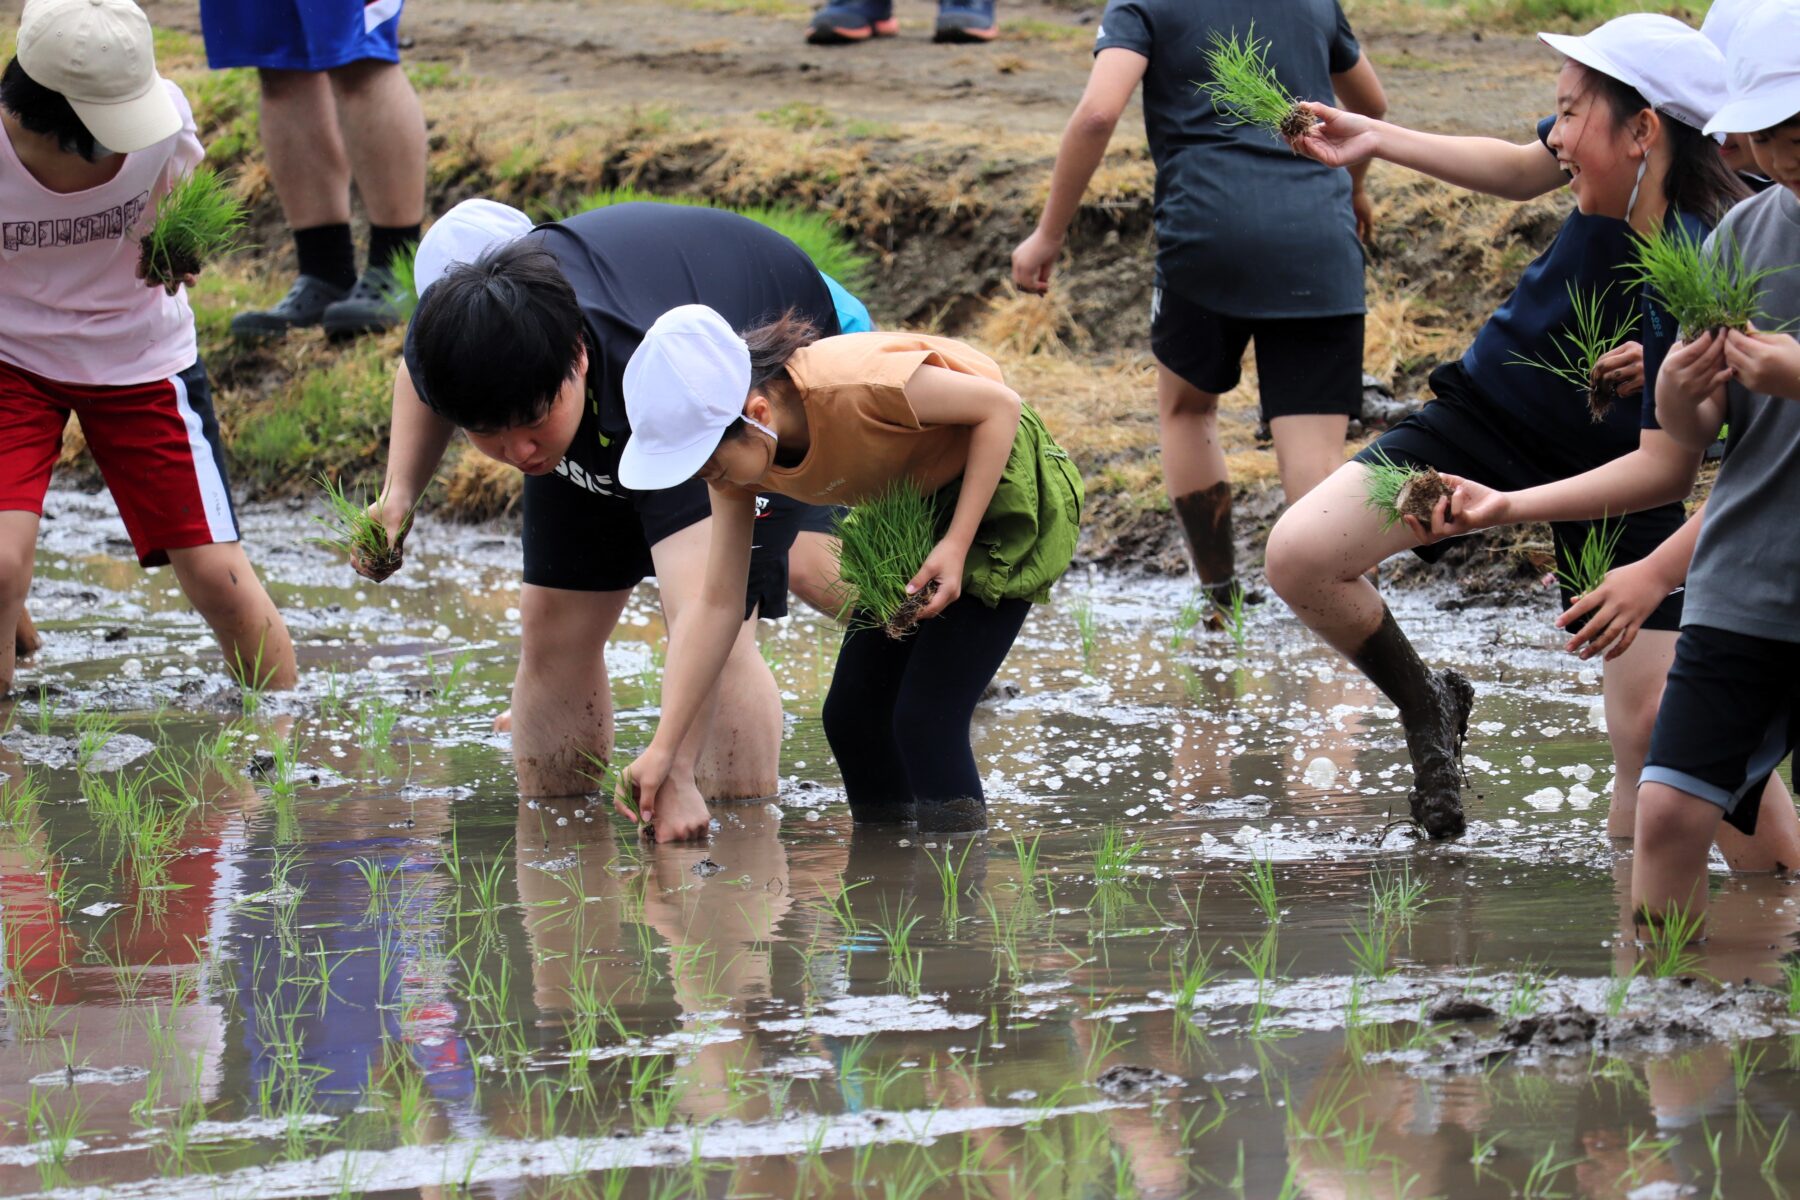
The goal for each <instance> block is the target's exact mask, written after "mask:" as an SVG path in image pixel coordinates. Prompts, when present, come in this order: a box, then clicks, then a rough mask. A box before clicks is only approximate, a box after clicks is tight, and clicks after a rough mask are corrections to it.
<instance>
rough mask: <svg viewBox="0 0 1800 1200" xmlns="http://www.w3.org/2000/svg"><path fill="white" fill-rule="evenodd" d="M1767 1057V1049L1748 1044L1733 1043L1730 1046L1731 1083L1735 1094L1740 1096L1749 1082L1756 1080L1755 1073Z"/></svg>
mask: <svg viewBox="0 0 1800 1200" xmlns="http://www.w3.org/2000/svg"><path fill="white" fill-rule="evenodd" d="M1768 1056H1769V1051H1768V1047H1766V1046H1760V1047H1753V1046H1751V1045H1750V1043H1748V1042H1733V1043H1732V1046H1731V1083H1732V1087H1733V1088H1734V1089H1735V1090H1736V1091H1737V1094H1738V1095H1740V1096H1742V1095H1743V1094H1744V1091H1745V1089H1747V1088H1748V1087H1749V1086H1750V1081H1751V1080H1752V1079H1754V1078H1756V1072H1757V1071H1758V1070H1759V1069H1760V1068H1761V1067H1762V1064H1763V1059H1765V1058H1767V1057H1768Z"/></svg>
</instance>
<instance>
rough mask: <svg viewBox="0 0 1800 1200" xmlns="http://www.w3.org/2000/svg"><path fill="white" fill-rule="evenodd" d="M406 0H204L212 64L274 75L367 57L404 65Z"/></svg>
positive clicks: (326, 68)
mask: <svg viewBox="0 0 1800 1200" xmlns="http://www.w3.org/2000/svg"><path fill="white" fill-rule="evenodd" d="M403 3H404V0H200V30H201V32H202V33H203V34H204V35H205V37H206V62H207V65H208V66H210V67H212V68H213V69H214V70H215V71H216V70H223V69H224V68H226V67H263V68H266V69H269V70H273V71H329V70H331V69H332V68H333V67H342V66H348V65H349V64H350V63H353V62H361V61H362V60H364V59H376V60H378V61H381V62H399V61H400V7H401V5H402V4H403Z"/></svg>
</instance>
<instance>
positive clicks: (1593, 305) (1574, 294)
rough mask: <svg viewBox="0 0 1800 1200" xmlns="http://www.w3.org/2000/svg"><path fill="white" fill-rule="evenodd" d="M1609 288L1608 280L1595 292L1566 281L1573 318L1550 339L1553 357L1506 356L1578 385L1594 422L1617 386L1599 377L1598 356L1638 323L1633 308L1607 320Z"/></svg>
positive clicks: (1606, 411)
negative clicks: (1554, 349) (1568, 324)
mask: <svg viewBox="0 0 1800 1200" xmlns="http://www.w3.org/2000/svg"><path fill="white" fill-rule="evenodd" d="M1611 291H1612V285H1611V284H1608V285H1607V286H1606V287H1604V288H1601V289H1600V290H1599V291H1598V292H1588V291H1583V290H1582V289H1581V288H1578V287H1576V286H1575V284H1574V283H1570V284H1569V306H1570V310H1571V311H1572V312H1573V313H1574V316H1575V322H1574V324H1573V325H1570V326H1567V327H1565V328H1564V329H1563V330H1562V332H1560V333H1558V334H1556V335H1555V336H1554V337H1553V338H1552V339H1551V344H1552V345H1554V346H1555V347H1556V360H1555V361H1553V360H1552V359H1550V358H1548V357H1545V358H1527V357H1526V356H1525V355H1522V354H1514V355H1513V357H1512V358H1510V359H1508V360H1507V365H1508V366H1520V367H1536V368H1537V369H1538V370H1540V371H1548V372H1550V374H1552V375H1554V376H1556V377H1557V378H1558V379H1560V380H1562V381H1563V382H1565V383H1567V384H1569V385H1571V386H1572V387H1575V388H1577V389H1579V390H1580V391H1581V393H1582V394H1583V395H1585V396H1586V397H1587V406H1588V417H1589V419H1590V420H1592V421H1593V422H1594V423H1596V424H1598V423H1599V422H1601V421H1604V420H1606V418H1607V415H1608V414H1609V413H1611V412H1612V406H1613V405H1614V404H1615V403H1616V402H1617V401H1618V399H1619V389H1618V387H1617V386H1616V385H1615V384H1614V383H1613V382H1612V380H1610V379H1602V378H1600V360H1601V359H1602V358H1604V357H1605V356H1606V355H1608V354H1610V353H1611V352H1612V351H1614V350H1616V349H1618V348H1619V347H1620V346H1622V345H1623V344H1625V343H1626V342H1627V341H1630V340H1631V336H1632V334H1633V333H1635V332H1636V330H1637V323H1638V314H1637V313H1636V312H1635V311H1634V312H1632V313H1631V315H1630V316H1628V317H1624V318H1622V319H1621V320H1620V321H1618V323H1617V324H1612V325H1609V324H1608V322H1607V319H1606V297H1607V294H1608V293H1609V292H1611Z"/></svg>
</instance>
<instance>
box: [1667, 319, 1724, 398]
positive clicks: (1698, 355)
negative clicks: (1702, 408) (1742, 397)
mask: <svg viewBox="0 0 1800 1200" xmlns="http://www.w3.org/2000/svg"><path fill="white" fill-rule="evenodd" d="M1726 340H1727V338H1726V335H1725V334H1723V333H1714V332H1707V333H1703V334H1701V335H1700V336H1699V337H1697V338H1694V339H1693V340H1692V341H1686V342H1676V343H1675V344H1674V345H1673V346H1672V347H1670V348H1669V356H1668V357H1667V358H1665V359H1663V365H1662V372H1661V373H1660V374H1659V375H1658V376H1657V381H1658V382H1657V389H1658V394H1659V395H1660V394H1661V390H1662V388H1663V386H1664V385H1663V383H1662V380H1665V379H1666V380H1668V384H1667V386H1668V387H1669V388H1670V389H1671V394H1672V395H1674V396H1675V397H1677V398H1678V399H1680V400H1681V401H1682V402H1683V403H1684V404H1686V405H1688V406H1689V407H1692V406H1695V405H1698V404H1699V403H1700V402H1701V401H1703V400H1706V399H1707V398H1709V397H1710V396H1712V394H1713V393H1714V392H1716V391H1718V390H1719V389H1720V388H1721V387H1724V386H1725V384H1726V383H1727V382H1728V381H1729V380H1730V379H1731V364H1730V363H1728V362H1726V361H1725V342H1726Z"/></svg>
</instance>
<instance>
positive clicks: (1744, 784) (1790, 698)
mask: <svg viewBox="0 0 1800 1200" xmlns="http://www.w3.org/2000/svg"><path fill="white" fill-rule="evenodd" d="M1797 737H1800V642H1778V641H1775V640H1773V639H1771V638H1760V637H1751V636H1750V635H1749V634H1743V633H1733V632H1731V631H1730V630H1727V629H1716V628H1714V627H1712V626H1709V625H1689V626H1688V627H1687V628H1686V629H1683V630H1682V631H1681V640H1680V641H1678V642H1676V643H1675V665H1674V666H1672V667H1670V668H1669V682H1668V685H1667V686H1666V687H1664V688H1663V697H1662V707H1661V708H1659V709H1657V711H1656V730H1655V732H1654V733H1652V734H1651V735H1650V753H1649V754H1648V755H1647V756H1645V759H1644V773H1643V774H1642V775H1641V776H1639V779H1640V780H1641V781H1642V782H1644V783H1661V784H1667V785H1668V786H1669V787H1672V788H1676V789H1677V790H1679V791H1683V792H1686V793H1687V794H1688V795H1690V796H1693V797H1695V798H1696V799H1699V800H1704V801H1706V802H1707V803H1708V804H1716V805H1718V806H1719V807H1720V808H1722V809H1724V810H1725V820H1726V821H1727V822H1728V823H1730V824H1731V825H1732V826H1734V827H1735V828H1737V829H1741V830H1743V831H1744V832H1745V833H1747V834H1750V833H1755V832H1756V815H1757V810H1758V809H1759V808H1760V807H1761V805H1762V793H1763V785H1764V784H1766V783H1768V781H1769V776H1770V775H1772V774H1774V773H1775V768H1777V767H1779V766H1780V765H1781V762H1782V760H1783V759H1785V758H1786V757H1787V756H1788V755H1789V754H1791V753H1792V752H1793V749H1794V744H1795V739H1796V738H1797Z"/></svg>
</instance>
